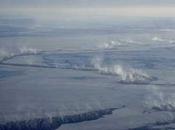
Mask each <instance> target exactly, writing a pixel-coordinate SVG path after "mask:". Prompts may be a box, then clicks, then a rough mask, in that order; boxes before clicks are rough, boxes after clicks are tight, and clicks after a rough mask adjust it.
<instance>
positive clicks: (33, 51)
mask: <svg viewBox="0 0 175 130" xmlns="http://www.w3.org/2000/svg"><path fill="white" fill-rule="evenodd" d="M19 50H20V53H21V54H24V53H31V54H37V52H38V50H37V49H35V48H28V47H25V46H24V47H21V48H19Z"/></svg>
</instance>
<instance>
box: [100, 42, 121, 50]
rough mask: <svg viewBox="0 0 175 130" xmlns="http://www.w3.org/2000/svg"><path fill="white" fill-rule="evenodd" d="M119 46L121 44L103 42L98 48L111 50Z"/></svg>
mask: <svg viewBox="0 0 175 130" xmlns="http://www.w3.org/2000/svg"><path fill="white" fill-rule="evenodd" d="M120 45H122V43H120V42H119V41H110V42H105V43H104V44H102V45H100V46H99V48H101V49H113V48H117V47H118V46H120Z"/></svg>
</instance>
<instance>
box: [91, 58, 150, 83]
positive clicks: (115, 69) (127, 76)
mask: <svg viewBox="0 0 175 130" xmlns="http://www.w3.org/2000/svg"><path fill="white" fill-rule="evenodd" d="M92 64H93V65H94V67H95V69H97V70H98V71H99V72H100V73H102V74H109V75H117V76H119V77H120V81H121V82H122V83H147V82H149V81H151V80H152V77H150V76H149V75H148V74H147V73H145V72H143V71H142V70H138V69H134V68H127V67H124V66H122V65H119V64H116V65H103V60H102V59H101V58H99V57H95V58H94V59H93V60H92Z"/></svg>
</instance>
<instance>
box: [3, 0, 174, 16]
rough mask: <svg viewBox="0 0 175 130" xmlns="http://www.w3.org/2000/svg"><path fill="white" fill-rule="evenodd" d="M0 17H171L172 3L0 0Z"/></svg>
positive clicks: (160, 0)
mask: <svg viewBox="0 0 175 130" xmlns="http://www.w3.org/2000/svg"><path fill="white" fill-rule="evenodd" d="M0 14H1V15H6V14H7V15H10V14H11V15H12V14H18V15H20V14H23V15H33V16H38V17H45V18H49V17H64V16H69V17H79V18H82V17H86V16H88V17H94V16H98V17H101V16H111V17H114V16H154V17H155V16H156V17H175V0H0Z"/></svg>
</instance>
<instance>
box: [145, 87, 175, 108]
mask: <svg viewBox="0 0 175 130" xmlns="http://www.w3.org/2000/svg"><path fill="white" fill-rule="evenodd" d="M145 105H146V107H148V108H151V109H154V110H159V111H175V100H174V96H173V95H165V94H164V93H163V92H162V91H161V90H160V89H159V88H158V87H156V86H153V87H151V88H150V89H149V94H148V96H147V97H146V99H145Z"/></svg>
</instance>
